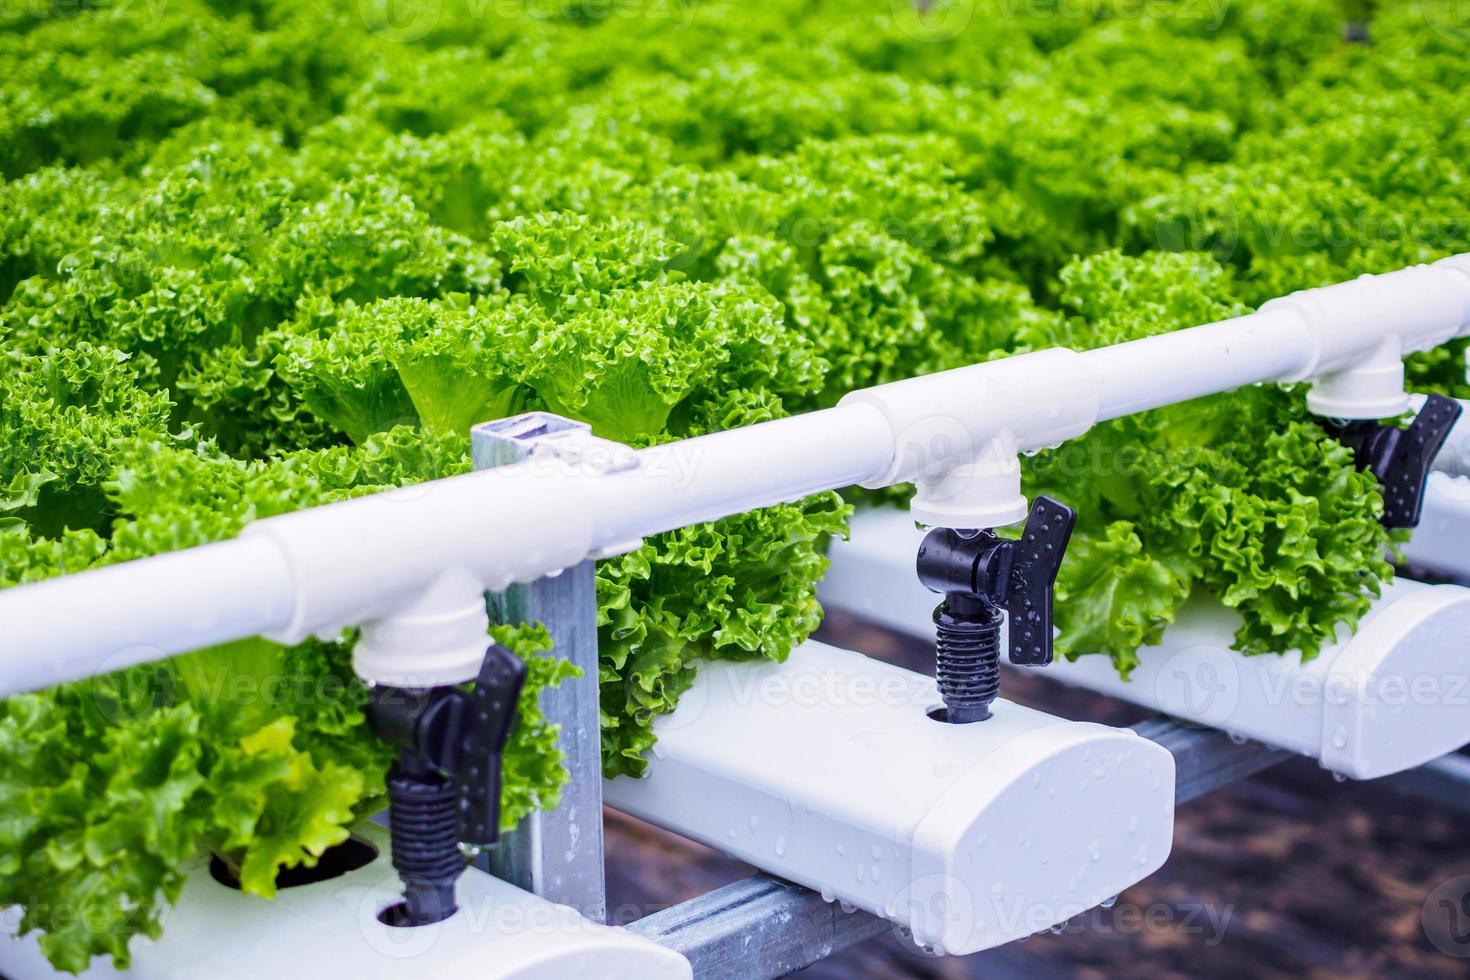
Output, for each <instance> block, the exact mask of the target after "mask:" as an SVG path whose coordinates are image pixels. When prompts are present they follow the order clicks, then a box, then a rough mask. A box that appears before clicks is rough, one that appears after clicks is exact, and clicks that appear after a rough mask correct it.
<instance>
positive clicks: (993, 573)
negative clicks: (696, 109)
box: [918, 497, 1077, 725]
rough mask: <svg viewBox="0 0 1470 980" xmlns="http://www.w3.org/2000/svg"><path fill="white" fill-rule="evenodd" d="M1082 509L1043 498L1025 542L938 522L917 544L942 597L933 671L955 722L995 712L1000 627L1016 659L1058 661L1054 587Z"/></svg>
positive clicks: (948, 717) (925, 574)
mask: <svg viewBox="0 0 1470 980" xmlns="http://www.w3.org/2000/svg"><path fill="white" fill-rule="evenodd" d="M1076 523H1077V513H1076V512H1075V511H1074V510H1072V508H1070V507H1068V506H1067V505H1066V504H1063V503H1060V502H1058V501H1056V500H1053V499H1051V498H1050V497H1037V498H1036V501H1035V503H1033V504H1032V505H1031V513H1030V515H1029V516H1028V517H1027V519H1026V526H1025V528H1024V529H1023V530H1022V532H1021V537H1020V539H1019V540H1015V541H1012V540H1010V539H1008V538H1002V537H998V536H997V535H996V534H995V532H994V531H992V530H988V529H983V530H973V531H967V530H956V529H954V528H943V527H942V528H935V529H934V530H932V531H930V532H929V533H928V535H926V536H925V538H924V543H923V544H921V545H920V546H919V559H918V570H919V581H921V582H923V583H924V585H925V586H926V587H927V588H929V589H930V590H932V591H934V592H939V593H941V594H943V595H944V601H943V602H941V603H940V604H939V607H938V608H937V609H935V610H934V627H935V632H936V643H935V648H934V661H935V664H934V666H935V676H936V678H937V679H938V681H939V693H940V696H941V697H943V698H944V708H943V709H942V714H940V713H934V717H936V718H938V719H939V720H942V721H947V722H949V723H951V724H958V725H963V724H969V723H970V722H976V721H984V720H985V719H986V718H989V717H990V704H991V702H992V701H994V700H995V697H996V694H997V693H998V692H999V690H1000V644H1001V627H1002V626H1003V625H1006V626H1008V628H1009V642H1008V644H1007V645H1008V647H1009V653H1010V658H1011V663H1013V664H1029V665H1037V666H1040V665H1044V664H1049V663H1051V660H1052V636H1051V632H1052V629H1051V620H1052V616H1051V613H1052V586H1053V585H1054V583H1055V582H1056V578H1057V570H1058V569H1059V568H1060V567H1061V564H1062V555H1063V554H1064V553H1065V552H1066V550H1067V542H1068V540H1070V539H1071V537H1072V528H1073V526H1074V525H1075V524H1076Z"/></svg>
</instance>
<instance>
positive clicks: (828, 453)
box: [0, 254, 1470, 696]
mask: <svg viewBox="0 0 1470 980" xmlns="http://www.w3.org/2000/svg"><path fill="white" fill-rule="evenodd" d="M1466 333H1470V254H1467V255H1461V256H1456V257H1455V258H1453V259H1447V260H1445V261H1443V262H1440V263H1437V264H1435V265H1433V266H1417V267H1414V268H1411V269H1405V270H1400V271H1398V272H1393V273H1388V274H1385V275H1382V276H1373V277H1364V278H1362V279H1358V280H1354V281H1352V282H1349V283H1342V284H1339V285H1336V286H1328V287H1323V288H1321V289H1316V290H1308V291H1305V292H1303V293H1298V294H1293V296H1290V297H1284V298H1282V299H1280V300H1273V301H1272V302H1271V303H1268V304H1266V305H1265V306H1264V307H1262V309H1261V310H1260V311H1258V312H1256V313H1252V314H1249V315H1247V316H1243V317H1238V318H1235V319H1233V320H1227V321H1223V322H1221V323H1216V324H1209V325H1206V326H1201V327H1194V328H1190V329H1187V330H1181V331H1176V332H1174V333H1171V334H1165V335H1161V336H1156V337H1150V338H1146V339H1143V340H1137V341H1132V342H1129V343H1125V344H1118V345H1115V346H1113V347H1106V348H1100V349H1097V350H1093V351H1086V352H1082V353H1076V352H1072V351H1067V350H1063V349H1056V350H1052V351H1042V352H1038V353H1037V354H1029V355H1020V356H1016V357H1008V358H1002V359H999V360H995V361H991V362H988V363H985V364H979V365H973V366H970V367H966V368H959V369H957V370H954V371H946V372H942V373H940V374H935V375H929V376H927V377H925V378H919V379H911V380H909V381H901V382H897V383H895V384H892V385H883V386H879V387H877V388H871V389H866V390H865V391H863V392H855V393H854V394H853V395H850V396H849V397H848V399H846V400H844V402H843V403H842V404H840V405H839V406H838V407H836V408H831V409H826V410H823V411H818V412H812V413H809V414H806V415H801V416H795V417H792V418H788V419H781V420H778V421H773V422H765V423H761V424H759V425H754V426H749V427H745V428H741V429H734V430H730V431H727V432H721V433H716V434H713V435H709V436H703V437H700V438H698V439H689V440H683V441H680V442H674V443H669V444H666V445H663V446H657V447H653V448H651V449H645V450H642V451H640V452H639V453H638V457H639V460H640V465H639V466H638V467H637V468H635V469H633V470H630V471H626V472H621V473H614V474H608V475H589V474H587V473H584V472H572V471H570V470H565V469H554V468H553V469H548V464H547V463H546V462H545V461H536V460H533V461H528V462H523V463H518V464H514V465H510V466H505V467H501V468H498V469H493V470H486V471H481V472H476V473H471V474H466V475H463V476H457V477H451V478H448V479H444V480H436V481H432V482H429V483H425V484H421V485H418V486H415V487H409V488H405V489H402V490H395V491H390V492H387V493H383V494H377V495H374V496H371V497H365V498H360V499H357V500H352V501H346V502H343V503H338V504H332V505H329V506H325V507H317V508H311V509H309V510H304V511H300V512H297V513H295V514H287V515H283V516H280V517H273V518H269V519H267V520H262V521H258V522H256V523H255V524H253V525H251V526H250V527H248V528H246V530H245V531H244V532H243V533H242V534H241V535H240V537H239V538H237V539H234V540H232V541H228V542H222V543H219V544H214V545H209V546H206V547H202V548H194V549H189V550H186V551H182V552H178V553H174V554H170V555H162V556H157V557H153V558H146V559H141V560H138V561H134V562H128V563H125V564H121V565H117V566H113V567H110V568H106V569H101V570H97V571H89V572H83V573H79V574H75V575H68V576H63V577H61V578H57V579H53V580H50V581H47V582H41V583H37V584H33V585H26V586H20V587H16V588H13V589H7V590H4V591H3V592H0V644H3V645H0V696H5V695H8V694H12V693H15V692H18V691H25V690H34V689H37V688H43V687H48V686H50V685H53V684H56V683H59V682H61V681H65V680H70V679H76V678H80V677H85V676H89V675H93V674H97V673H102V672H106V671H110V670H115V669H119V668H121V667H124V666H130V665H132V664H135V663H140V662H144V661H147V660H155V659H161V658H163V657H166V656H169V655H172V654H176V653H182V652H185V651H188V650H194V649H198V648H200V647H203V646H209V645H212V644H216V643H221V642H225V641H228V640H232V639H237V638H241V637H245V636H253V635H257V634H259V635H267V636H271V637H273V638H276V639H280V640H281V641H283V642H297V641H299V640H301V639H303V638H305V637H306V636H308V635H311V634H313V633H320V632H330V631H333V630H336V629H340V628H341V627H344V626H348V625H352V624H356V623H361V622H364V621H368V620H371V619H376V618H381V617H384V616H387V615H391V614H392V613H393V612H394V611H395V610H396V609H399V608H402V607H403V606H405V605H407V604H409V603H412V602H413V601H414V600H415V598H417V596H418V595H419V594H420V593H422V592H423V590H425V589H426V588H428V587H429V586H430V585H431V584H432V583H434V582H436V581H438V580H439V579H441V578H442V577H443V576H444V575H446V574H455V575H465V576H468V577H469V578H470V579H473V580H474V581H477V582H479V583H481V584H482V585H483V586H484V587H485V588H487V589H500V588H504V587H505V586H507V585H509V584H511V583H512V582H525V581H531V580H534V579H536V578H539V577H541V576H543V575H547V574H554V573H556V572H557V571H559V570H560V569H563V568H566V567H569V566H571V565H573V564H575V563H577V562H579V561H581V560H583V559H584V558H586V557H587V556H589V555H594V554H609V553H616V552H617V550H618V549H619V548H625V547H629V546H631V545H632V544H633V543H635V542H636V541H637V540H638V539H639V538H641V537H644V536H646V535H651V534H656V533H659V532H662V531H667V530H670V529H672V528H676V527H682V526H685V525H688V524H692V523H697V522H700V521H706V520H712V519H716V518H719V517H723V516H727V515H730V514H736V513H742V512H745V511H749V510H753V509H756V508H759V507H766V506H771V505H773V504H776V503H781V502H784V501H789V500H795V499H798V498H800V497H802V496H804V495H806V494H809V493H814V492H817V491H821V490H829V489H839V488H842V487H847V486H852V485H856V484H863V485H867V486H883V485H890V484H893V483H900V482H905V481H907V480H910V479H914V478H915V476H916V475H919V474H922V473H926V472H931V471H934V470H936V469H938V470H943V469H944V468H945V467H948V466H953V465H956V464H958V463H960V462H961V461H963V460H964V459H966V458H967V454H973V453H974V452H976V451H977V450H979V449H981V448H983V447H984V446H986V445H988V444H992V443H997V442H999V443H1004V444H1006V445H1007V446H1013V447H1015V448H1021V449H1025V448H1039V447H1041V446H1045V445H1050V444H1053V443H1054V442H1058V441H1061V440H1062V439H1064V438H1070V437H1072V436H1075V435H1077V434H1080V433H1081V432H1084V431H1086V429H1087V428H1088V427H1090V426H1091V425H1092V424H1093V423H1094V422H1096V421H1100V420H1106V419H1111V418H1116V417H1119V416H1122V415H1126V414H1129V413H1132V412H1138V411H1143V410H1146V409H1150V408H1155V407H1158V406H1162V405H1166V404H1171V403H1174V402H1179V401H1186V400H1189V399H1192V398H1197V397H1201V396H1204V395H1208V394H1213V393H1216V392H1220V391H1226V390H1230V389H1233V388H1237V387H1240V386H1242V385H1245V384H1251V383H1256V382H1272V381H1304V380H1311V379H1331V378H1333V377H1335V376H1339V375H1340V374H1341V373H1342V372H1345V371H1348V370H1349V369H1351V368H1353V367H1354V365H1357V364H1367V363H1369V362H1370V361H1371V360H1372V359H1373V358H1374V357H1375V356H1376V355H1377V354H1380V353H1381V351H1382V349H1383V348H1384V346H1385V344H1387V345H1390V346H1392V347H1393V348H1394V349H1396V350H1398V351H1400V352H1402V353H1409V352H1413V351H1418V350H1424V349H1428V348H1430V347H1433V346H1436V345H1438V344H1442V343H1444V342H1445V341H1446V340H1449V339H1451V338H1453V337H1456V336H1463V335H1465V334H1466ZM1018 399H1019V403H1018Z"/></svg>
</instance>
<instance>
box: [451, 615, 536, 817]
mask: <svg viewBox="0 0 1470 980" xmlns="http://www.w3.org/2000/svg"><path fill="white" fill-rule="evenodd" d="M525 684H526V665H525V663H524V662H523V661H522V660H521V659H520V658H519V657H517V656H516V655H515V654H513V653H511V652H510V651H509V650H507V649H506V648H505V647H503V646H500V645H499V644H498V643H497V644H496V645H494V646H492V647H491V648H490V650H489V652H487V653H486V654H485V662H484V664H483V665H481V667H480V677H479V679H478V680H476V681H475V689H474V690H473V691H472V692H470V694H469V696H468V700H469V708H470V712H471V715H472V717H471V722H472V723H471V724H470V725H469V726H467V727H466V729H465V734H464V738H463V741H462V746H463V752H464V762H463V764H462V765H461V766H460V768H459V769H458V771H457V772H456V773H455V776H456V778H457V779H458V782H459V839H460V840H462V841H464V842H465V843H467V844H494V843H495V842H496V841H498V840H499V839H500V768H501V761H502V759H503V758H504V756H505V745H506V743H507V742H509V741H510V733H511V730H512V729H513V728H514V727H515V720H516V702H517V701H518V700H519V699H520V696H521V688H523V687H524V686H525Z"/></svg>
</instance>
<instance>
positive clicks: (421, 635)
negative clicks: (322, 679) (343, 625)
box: [352, 568, 490, 688]
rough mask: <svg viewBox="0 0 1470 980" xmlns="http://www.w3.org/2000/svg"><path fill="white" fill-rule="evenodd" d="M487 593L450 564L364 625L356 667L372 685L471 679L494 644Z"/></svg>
mask: <svg viewBox="0 0 1470 980" xmlns="http://www.w3.org/2000/svg"><path fill="white" fill-rule="evenodd" d="M489 629H490V616H489V613H488V611H487V610H486V607H485V592H484V589H483V588H482V587H481V585H480V584H479V581H478V580H477V579H476V578H475V576H473V575H471V574H470V573H469V572H468V571H467V570H465V569H462V568H452V569H449V570H447V571H445V572H444V574H443V575H441V576H439V578H437V579H435V580H434V582H433V583H432V584H431V585H430V586H429V587H428V588H427V589H425V590H424V591H423V592H422V593H420V594H419V595H418V596H416V597H415V598H414V599H413V600H412V601H411V602H409V603H408V604H407V605H405V606H403V607H401V608H399V609H397V610H395V611H394V612H393V613H391V614H389V615H386V616H382V617H380V618H378V619H373V620H370V621H368V622H366V623H364V624H363V626H362V632H361V633H360V634H359V636H358V640H357V645H356V646H355V647H354V648H353V651H352V669H353V670H354V671H355V672H356V673H357V676H359V677H361V678H362V679H363V680H364V681H367V682H368V683H370V684H386V685H389V686H391V687H403V688H429V687H445V686H448V685H452V684H463V683H465V682H466V681H472V680H474V679H475V677H476V675H477V674H479V672H480V665H481V663H483V662H484V660H485V649H486V647H488V646H489V645H490V639H489V636H488V632H489Z"/></svg>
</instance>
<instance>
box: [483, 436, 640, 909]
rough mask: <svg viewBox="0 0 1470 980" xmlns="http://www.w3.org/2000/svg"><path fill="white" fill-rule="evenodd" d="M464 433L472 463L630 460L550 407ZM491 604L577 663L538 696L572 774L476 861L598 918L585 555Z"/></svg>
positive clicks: (603, 897) (598, 760) (588, 564)
mask: <svg viewBox="0 0 1470 980" xmlns="http://www.w3.org/2000/svg"><path fill="white" fill-rule="evenodd" d="M470 437H471V447H472V453H473V458H474V465H475V469H477V470H483V469H493V468H495V467H500V466H507V465H510V464H514V463H526V462H531V463H534V464H538V465H545V466H550V467H556V468H559V469H570V470H572V471H575V472H578V473H586V474H608V473H617V472H623V471H626V470H631V469H635V468H637V466H638V457H637V454H636V453H635V452H634V451H633V450H632V449H630V448H629V447H627V446H624V445H622V444H621V443H616V442H611V441H609V440H607V439H600V438H598V437H596V436H594V435H592V430H591V427H590V426H588V425H587V424H585V423H583V422H577V421H574V420H572V419H568V418H563V417H562V416H560V415H553V414H551V413H550V412H530V413H527V414H525V415H517V416H514V417H512V418H508V419H499V420H497V421H494V422H484V423H481V424H480V425H477V426H475V427H474V428H473V429H471V430H470ZM639 543H640V542H638V541H634V542H631V543H630V544H629V546H627V547H622V546H620V547H618V548H613V549H605V550H604V551H603V552H600V553H597V554H594V555H593V556H592V558H600V557H606V556H607V555H608V554H619V553H621V552H623V551H628V550H631V549H632V548H636V547H637V546H638V544H639ZM490 603H491V607H492V609H493V610H494V612H495V614H496V618H497V619H499V620H500V621H501V622H507V623H521V622H539V623H542V624H543V625H545V627H546V629H547V630H548V631H549V632H550V634H551V640H552V643H554V644H555V652H556V655H557V656H559V657H562V658H565V659H567V660H569V661H571V662H572V663H573V664H574V665H576V666H577V667H579V668H581V670H582V676H580V677H575V678H570V679H568V680H565V681H563V682H562V683H561V685H560V686H558V687H556V688H551V689H548V690H545V691H543V692H542V694H541V710H542V711H543V712H544V713H545V715H546V720H547V721H548V722H550V723H551V724H553V725H557V726H559V728H560V732H559V733H558V735H557V744H558V746H559V747H560V748H561V750H562V753H563V754H564V756H565V757H566V766H567V769H568V772H569V775H570V777H571V778H570V779H569V780H568V782H567V783H566V785H565V786H564V787H563V788H562V794H561V803H560V804H559V805H558V806H557V808H556V809H555V810H550V811H545V810H543V811H538V812H536V813H533V814H531V816H529V817H527V818H526V819H525V820H524V821H522V822H521V825H520V826H518V827H517V828H516V829H515V830H513V831H511V832H510V833H508V834H506V835H505V836H504V837H503V838H502V839H501V841H500V843H499V845H498V846H496V847H495V849H494V850H493V851H490V852H488V854H487V857H486V858H482V859H481V860H482V864H481V866H482V867H485V868H487V869H488V870H489V871H490V872H491V873H492V874H494V875H495V876H496V877H499V878H501V879H503V880H505V881H508V882H510V883H511V884H513V885H517V886H518V887H520V888H523V889H525V890H526V891H529V892H533V893H535V894H536V895H539V896H540V897H542V898H544V899H546V900H548V901H550V902H554V903H556V904H558V905H570V906H571V907H572V908H574V909H576V910H577V911H578V912H579V913H581V915H582V916H583V918H586V919H589V920H591V921H593V922H606V921H607V891H606V886H605V883H604V871H603V842H602V837H603V834H602V725H601V714H600V712H599V708H598V689H597V685H598V666H597V582H596V574H595V566H594V563H593V561H592V559H589V560H587V561H584V562H581V563H580V564H577V565H574V566H573V567H571V568H568V569H566V570H565V571H563V572H561V573H560V574H558V575H555V576H551V577H547V578H542V579H538V580H537V581H535V582H531V583H528V584H525V585H516V586H512V587H511V588H509V589H506V590H505V591H504V592H499V593H492V594H491V596H490Z"/></svg>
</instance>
